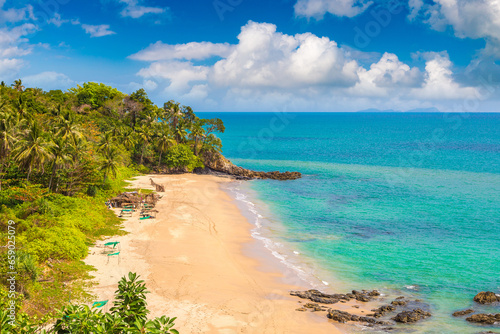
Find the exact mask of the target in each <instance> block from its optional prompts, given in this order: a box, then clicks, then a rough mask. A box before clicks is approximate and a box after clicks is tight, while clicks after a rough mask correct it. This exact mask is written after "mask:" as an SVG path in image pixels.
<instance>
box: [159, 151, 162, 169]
mask: <svg viewBox="0 0 500 334" xmlns="http://www.w3.org/2000/svg"><path fill="white" fill-rule="evenodd" d="M161 154H162V151H161V150H160V159H158V168H159V167H160V164H161Z"/></svg>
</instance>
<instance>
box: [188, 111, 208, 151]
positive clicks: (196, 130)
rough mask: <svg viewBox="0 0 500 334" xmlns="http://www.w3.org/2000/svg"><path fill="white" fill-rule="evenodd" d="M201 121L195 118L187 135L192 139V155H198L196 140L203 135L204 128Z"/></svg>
mask: <svg viewBox="0 0 500 334" xmlns="http://www.w3.org/2000/svg"><path fill="white" fill-rule="evenodd" d="M203 124H204V123H203V121H201V120H197V121H195V122H194V123H193V125H192V126H191V132H190V133H189V136H190V137H191V139H192V140H193V141H194V147H193V152H194V155H198V142H199V140H200V139H202V138H204V137H205V129H204V128H203Z"/></svg>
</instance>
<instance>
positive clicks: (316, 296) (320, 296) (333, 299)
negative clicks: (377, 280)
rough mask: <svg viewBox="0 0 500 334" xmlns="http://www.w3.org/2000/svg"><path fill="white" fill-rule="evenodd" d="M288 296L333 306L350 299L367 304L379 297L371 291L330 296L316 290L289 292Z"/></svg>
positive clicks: (374, 291)
mask: <svg viewBox="0 0 500 334" xmlns="http://www.w3.org/2000/svg"><path fill="white" fill-rule="evenodd" d="M290 295H292V296H297V297H299V298H302V299H309V300H311V301H313V302H316V303H322V304H335V303H338V302H339V301H349V300H351V299H356V300H358V301H361V302H369V301H371V300H372V299H373V298H374V297H377V296H380V293H379V292H378V291H376V290H373V291H366V290H363V291H356V290H353V291H352V293H347V294H331V295H330V294H326V293H323V292H321V291H318V290H307V291H290Z"/></svg>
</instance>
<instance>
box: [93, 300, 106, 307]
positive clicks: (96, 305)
mask: <svg viewBox="0 0 500 334" xmlns="http://www.w3.org/2000/svg"><path fill="white" fill-rule="evenodd" d="M107 303H108V301H107V300H103V301H101V302H94V303H93V304H92V307H95V308H101V307H103V306H104V305H106V304H107Z"/></svg>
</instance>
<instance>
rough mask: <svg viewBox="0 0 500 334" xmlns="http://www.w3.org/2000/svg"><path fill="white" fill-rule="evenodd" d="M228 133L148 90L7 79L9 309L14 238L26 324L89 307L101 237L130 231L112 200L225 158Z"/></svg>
mask: <svg viewBox="0 0 500 334" xmlns="http://www.w3.org/2000/svg"><path fill="white" fill-rule="evenodd" d="M221 132H224V125H223V123H222V121H221V120H219V119H201V118H199V117H197V116H196V114H195V113H194V112H193V110H192V109H191V108H190V107H187V106H182V105H181V104H179V103H177V102H174V101H169V102H166V103H165V104H164V105H163V106H156V105H155V104H154V103H153V102H152V101H151V100H150V99H149V98H148V95H147V93H146V92H145V91H144V89H139V90H138V91H136V92H133V93H132V94H130V95H126V94H123V93H121V92H119V91H118V90H117V89H115V88H112V87H109V86H107V85H104V84H102V83H93V82H88V83H84V84H83V85H82V86H77V87H75V88H71V89H69V90H68V91H65V92H63V91H61V90H51V91H48V92H47V91H44V90H42V89H40V88H25V87H24V86H23V84H22V82H21V80H16V81H15V82H14V84H12V85H11V86H8V85H6V84H5V83H4V82H2V83H1V84H0V235H1V237H2V240H3V242H2V247H1V248H0V257H1V258H2V261H1V264H0V273H1V276H0V283H1V284H0V309H3V310H5V309H6V308H7V306H8V303H9V301H10V300H11V299H12V298H10V297H8V294H9V284H10V283H9V280H8V279H9V276H8V275H7V273H8V272H12V270H11V269H12V268H9V256H10V255H12V253H9V247H7V246H4V245H7V244H8V241H9V240H11V243H12V240H15V257H16V261H15V262H16V263H15V270H16V272H17V277H16V285H15V289H16V294H15V296H16V297H15V298H16V303H15V304H16V314H17V315H18V316H19V317H22V316H24V317H29V318H30V319H35V320H34V321H35V322H36V321H39V322H41V323H43V322H45V321H47V319H50V318H51V317H53V316H54V315H55V314H57V311H58V310H60V309H61V308H62V307H63V306H64V305H67V304H68V303H70V302H71V301H75V300H76V301H89V300H90V298H91V296H90V295H89V294H88V293H87V284H88V283H87V282H88V280H86V279H87V278H89V271H90V270H91V269H92V268H89V267H88V266H86V265H85V264H84V263H83V262H82V261H81V260H82V259H83V258H85V256H86V255H87V252H88V246H89V245H91V244H93V243H94V242H95V241H96V240H98V239H99V238H101V237H103V236H109V235H116V234H120V233H123V232H122V231H121V230H120V221H119V219H118V218H117V217H116V216H115V215H114V214H113V213H112V212H111V211H110V210H108V209H107V208H106V207H105V205H104V202H105V201H106V199H107V198H109V197H110V196H112V195H114V194H116V193H117V192H119V191H121V190H122V187H123V186H124V182H123V180H125V179H127V178H129V177H131V176H133V175H137V174H138V173H147V172H150V171H161V172H185V171H192V170H193V169H195V168H197V167H203V160H202V159H201V158H200V156H202V155H203V154H204V153H207V152H211V153H216V152H220V151H221V147H222V145H221V141H220V139H219V138H218V137H217V136H216V134H217V133H221ZM9 226H11V227H9ZM13 235H14V236H15V238H14V239H13V238H12V236H13ZM23 314H24V315H23ZM35 317H36V318H35ZM36 319H39V320H36Z"/></svg>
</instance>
